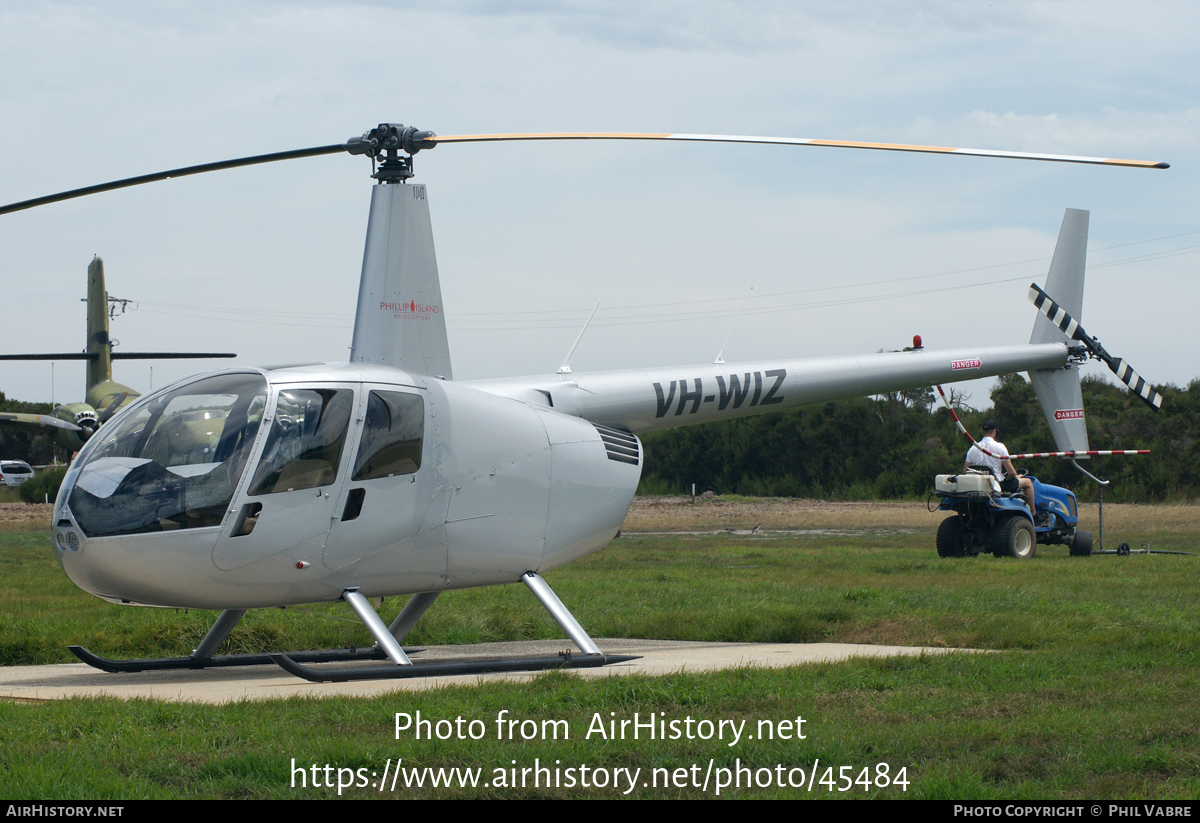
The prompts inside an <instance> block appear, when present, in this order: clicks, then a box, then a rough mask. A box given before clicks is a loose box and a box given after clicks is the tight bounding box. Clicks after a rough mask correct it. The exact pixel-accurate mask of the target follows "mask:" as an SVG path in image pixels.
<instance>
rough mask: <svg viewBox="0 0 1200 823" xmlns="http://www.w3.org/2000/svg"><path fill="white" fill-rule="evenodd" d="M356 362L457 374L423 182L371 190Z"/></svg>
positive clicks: (447, 375) (353, 351) (449, 375)
mask: <svg viewBox="0 0 1200 823" xmlns="http://www.w3.org/2000/svg"><path fill="white" fill-rule="evenodd" d="M350 361H351V362H352V363H378V364H380V365H385V366H393V367H395V368H398V369H403V370H405V371H409V372H415V373H417V374H428V375H435V376H438V377H444V378H446V379H447V380H449V379H452V377H453V374H452V373H451V369H450V346H449V343H448V342H447V339H446V316H445V313H444V311H443V307H442V288H441V283H440V282H439V280H438V270H437V258H436V257H435V255H434V250H433V228H432V225H431V224H430V220H429V202H428V201H427V200H426V199H425V186H423V185H410V184H398V183H380V184H378V185H376V186H375V187H374V188H373V189H372V191H371V216H370V219H369V220H368V223H367V244H366V250H365V251H364V252H363V266H362V279H361V280H360V281H359V286H358V309H357V312H356V314H355V316H354V340H353V343H352V344H351V349H350Z"/></svg>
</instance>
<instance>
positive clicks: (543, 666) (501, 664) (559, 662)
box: [271, 654, 638, 683]
mask: <svg viewBox="0 0 1200 823" xmlns="http://www.w3.org/2000/svg"><path fill="white" fill-rule="evenodd" d="M271 659H272V660H273V661H275V663H277V664H278V665H279V667H280V668H282V669H283V670H284V671H286V672H288V673H289V674H294V675H296V677H302V678H304V679H305V680H308V681H310V682H312V683H345V682H347V681H353V680H396V679H403V678H410V677H449V676H452V675H463V674H493V673H497V672H540V671H546V670H548V669H594V668H598V667H600V666H607V665H608V664H610V663H624V662H625V661H627V660H637V659H638V655H629V654H609V655H604V654H583V655H578V656H576V655H572V654H560V655H559V656H557V657H516V658H495V659H491V660H446V661H443V662H440V663H409V664H408V665H405V666H395V665H393V666H359V667H356V668H350V669H328V668H326V669H314V668H310V667H309V666H302V665H300V663H298V662H297V661H296V660H294V659H293V658H292V656H291V655H287V654H273V655H271Z"/></svg>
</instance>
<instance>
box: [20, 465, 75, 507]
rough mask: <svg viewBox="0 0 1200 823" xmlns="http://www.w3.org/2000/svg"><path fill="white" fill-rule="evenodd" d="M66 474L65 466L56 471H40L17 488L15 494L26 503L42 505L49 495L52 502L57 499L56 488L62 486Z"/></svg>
mask: <svg viewBox="0 0 1200 823" xmlns="http://www.w3.org/2000/svg"><path fill="white" fill-rule="evenodd" d="M66 474H67V467H66V466H59V467H58V468H57V469H42V470H41V471H40V472H38V473H37V474H36V475H34V476H33V477H31V478H30V479H29V480H26V481H25V482H24V483H22V484H21V485H19V486H17V494H19V495H21V499H22V500H24V501H25V502H26V503H44V502H45V501H46V499H47V495H49V499H51V500H53V499H54V498H56V497H58V487H59V486H61V485H62V481H63V477H65V476H66Z"/></svg>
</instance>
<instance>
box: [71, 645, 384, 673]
mask: <svg viewBox="0 0 1200 823" xmlns="http://www.w3.org/2000/svg"><path fill="white" fill-rule="evenodd" d="M67 649H68V651H70V652H71V654H73V655H75V656H76V657H78V658H79V659H80V660H82V661H83V662H84V663H87V664H88V665H89V666H92V667H94V668H97V669H100V670H101V671H106V672H114V673H115V672H154V671H169V670H171V669H212V668H221V667H224V666H267V665H270V664H271V663H272V662H273V658H274V657H276V656H277V655H273V654H214V655H212V656H211V657H200V658H197V657H146V658H141V659H135V660H109V659H108V658H106V657H100V656H99V655H95V654H92V653H91V652H89V651H88V650H87V649H85V648H83V646H68V647H67ZM287 656H288V657H291V658H292V659H294V660H297V661H299V662H301V663H344V662H350V661H356V660H387V656H386V655H385V654H384V653H383V652H382V651H379V650H378V649H373V648H363V649H354V648H350V649H325V650H321V651H308V652H287Z"/></svg>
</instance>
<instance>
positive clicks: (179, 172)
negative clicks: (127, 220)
mask: <svg viewBox="0 0 1200 823" xmlns="http://www.w3.org/2000/svg"><path fill="white" fill-rule="evenodd" d="M345 150H346V144H344V143H338V144H337V145H336V146H317V147H315V148H311V149H294V150H293V151H279V152H275V153H274V154H259V155H255V156H254V157H241V158H238V159H237V160H222V161H220V162H218V163H202V164H200V165H199V166H184V167H183V168H181V169H171V170H170V171H160V172H157V173H155V174H143V175H141V176H139V177H127V178H125V179H124V180H114V181H113V182H111V183H101V184H99V185H96V186H87V187H86V188H82V189H72V190H71V191H64V192H59V193H58V194H50V195H46V196H45V197H36V198H34V199H33V200H22V201H21V202H20V203H10V204H9V205H7V206H0V214H8V213H10V212H14V211H22V210H24V209H32V208H34V207H35V206H44V205H46V204H47V203H57V202H58V201H60V200H71V199H74V198H76V197H86V196H87V195H89V194H99V193H100V192H102V191H112V190H113V189H124V188H128V187H129V186H140V185H141V184H142V183H154V182H157V181H159V180H169V179H170V178H172V177H186V176H187V175H189V174H203V173H204V172H206V171H221V170H222V169H236V168H239V167H241V166H257V165H259V164H260V163H274V162H275V161H276V160H295V159H297V158H300V157H317V156H320V155H322V154H335V153H337V152H340V151H345Z"/></svg>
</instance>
